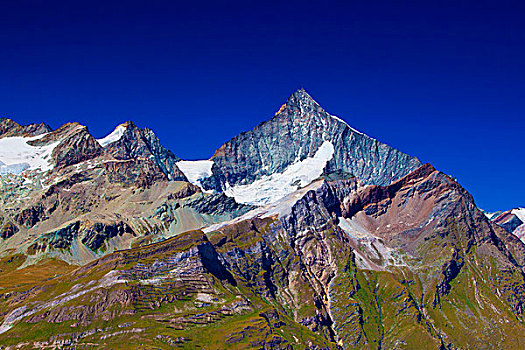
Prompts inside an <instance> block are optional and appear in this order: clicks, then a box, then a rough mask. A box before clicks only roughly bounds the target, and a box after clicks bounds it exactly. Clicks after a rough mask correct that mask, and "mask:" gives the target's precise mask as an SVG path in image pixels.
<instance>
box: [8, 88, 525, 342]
mask: <svg viewBox="0 0 525 350" xmlns="http://www.w3.org/2000/svg"><path fill="white" fill-rule="evenodd" d="M0 179H1V186H0V201H1V202H0V203H1V206H0V277H1V278H0V349H33V348H49V349H62V348H64V349H66V348H67V349H88V348H94V349H171V348H183V349H248V348H256V349H312V350H314V349H354V348H363V349H485V348H487V349H493V348H498V349H519V348H524V347H525V323H524V315H523V312H524V306H525V274H524V272H525V270H524V267H525V244H524V242H523V241H525V209H523V208H515V209H511V210H508V211H504V212H498V213H486V212H484V211H483V210H481V209H480V208H478V207H477V206H476V204H475V202H474V199H473V197H472V195H471V194H469V193H468V192H467V191H466V190H465V189H464V188H463V187H462V186H461V185H460V184H459V183H458V182H457V181H456V180H455V179H453V178H452V177H450V176H448V175H446V174H444V173H442V172H440V171H438V170H436V169H435V168H434V167H433V166H432V165H430V164H423V163H421V162H420V161H419V160H418V159H417V158H416V157H414V156H410V155H408V154H405V153H403V152H401V151H399V150H397V149H395V148H393V147H391V146H388V145H386V144H384V143H381V142H380V141H378V140H376V139H374V138H371V137H369V136H367V135H365V134H363V133H361V132H359V131H357V130H355V129H353V128H352V127H351V126H349V125H348V124H347V123H346V122H345V121H343V120H342V119H340V118H338V117H336V116H333V115H331V114H329V113H328V112H326V111H325V110H324V109H323V108H322V107H321V106H320V105H319V104H318V103H317V102H316V101H314V100H313V99H312V97H311V96H309V95H308V93H307V92H306V91H305V90H303V89H300V90H298V91H296V92H295V93H293V94H292V95H291V96H290V97H289V98H288V100H287V101H286V103H284V104H283V105H282V106H281V108H280V109H278V112H277V113H276V114H275V115H274V116H273V117H271V118H270V119H269V120H267V121H265V122H263V123H261V124H259V125H257V126H255V127H254V128H253V129H252V130H250V131H247V132H243V133H241V134H239V135H238V136H236V137H234V138H232V139H231V140H229V141H227V142H226V143H224V144H223V145H222V146H221V147H220V148H219V149H217V150H216V151H215V153H214V154H213V156H212V157H211V158H210V159H207V160H197V161H190V160H181V159H180V158H179V157H177V156H176V155H175V154H174V153H172V152H171V151H170V150H168V149H166V148H165V147H164V146H163V145H162V144H161V141H160V140H159V139H158V138H157V136H156V135H155V134H154V132H153V131H152V130H150V129H147V128H144V129H142V128H140V127H138V126H136V125H135V124H134V123H133V122H131V121H129V122H126V123H124V124H121V125H119V126H117V127H116V128H115V129H114V131H113V132H112V133H110V134H109V135H108V136H106V137H104V138H102V139H96V138H94V137H93V136H92V135H91V134H90V133H89V130H88V128H87V127H86V126H83V125H81V124H79V123H67V124H65V125H63V126H61V127H60V128H58V129H56V130H52V128H51V127H49V126H48V125H46V124H45V123H41V124H30V125H19V124H18V123H16V122H15V121H13V120H11V119H6V118H4V119H1V120H0Z"/></svg>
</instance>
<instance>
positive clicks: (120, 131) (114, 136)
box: [97, 124, 126, 147]
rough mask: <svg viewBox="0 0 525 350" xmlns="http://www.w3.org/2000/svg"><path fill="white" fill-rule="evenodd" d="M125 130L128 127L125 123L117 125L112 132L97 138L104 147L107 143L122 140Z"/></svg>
mask: <svg viewBox="0 0 525 350" xmlns="http://www.w3.org/2000/svg"><path fill="white" fill-rule="evenodd" d="M125 131H126V127H125V126H124V125H122V124H121V125H117V127H116V128H115V130H113V131H112V132H111V134H109V135H108V136H106V137H103V138H101V139H97V141H98V143H99V144H100V145H101V146H102V147H106V146H107V145H109V144H112V143H113V142H117V141H118V140H120V139H121V137H122V135H124V132H125Z"/></svg>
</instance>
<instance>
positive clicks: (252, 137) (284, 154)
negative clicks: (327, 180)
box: [206, 89, 421, 190]
mask: <svg viewBox="0 0 525 350" xmlns="http://www.w3.org/2000/svg"><path fill="white" fill-rule="evenodd" d="M325 141H328V142H330V143H331V144H332V146H333V149H334V154H333V157H332V158H331V159H330V160H329V162H328V164H327V170H328V171H335V170H342V171H345V172H348V173H351V174H353V175H355V176H357V177H358V178H360V179H361V180H362V181H363V182H364V183H366V184H377V185H385V184H389V183H391V182H393V181H395V180H397V179H399V178H401V177H402V176H404V175H406V174H408V173H409V172H411V171H412V170H414V169H416V168H417V167H419V166H420V165H421V163H420V162H419V160H418V159H417V158H415V157H411V156H409V155H407V154H404V153H402V152H400V151H398V150H396V149H394V148H392V147H390V146H388V145H385V144H383V143H381V142H379V141H377V140H375V139H373V138H371V137H369V136H367V135H364V134H362V133H360V132H358V131H356V130H354V129H352V128H351V127H350V126H348V125H347V124H346V123H345V122H344V121H342V120H341V119H339V118H337V117H334V116H332V115H330V114H328V113H327V112H326V111H325V110H324V109H323V108H321V106H319V104H318V103H317V102H315V101H314V100H313V99H312V98H311V97H310V96H309V95H308V93H306V91H304V90H302V89H301V90H298V91H297V92H295V93H294V94H292V95H291V96H290V98H289V99H288V101H287V102H286V103H285V104H284V105H283V106H282V107H281V109H280V110H279V111H278V112H277V114H276V115H275V116H274V117H273V118H272V119H270V120H269V121H266V122H263V123H261V124H260V125H258V126H256V127H255V128H254V129H253V130H251V131H248V132H244V133H241V134H240V135H238V136H236V137H234V138H233V139H232V140H230V141H228V142H227V143H225V144H224V145H223V146H221V147H220V148H219V149H218V150H217V151H216V152H215V154H214V155H213V157H212V158H211V160H213V162H214V165H213V168H212V169H213V173H214V178H212V179H208V180H207V181H206V184H207V186H209V187H214V188H216V189H222V190H224V189H225V188H226V183H228V184H229V185H232V186H233V185H245V184H250V183H252V182H253V181H255V180H256V179H259V178H261V177H263V176H268V175H272V174H275V173H281V172H283V171H284V170H285V169H286V168H287V167H288V166H290V165H291V164H293V163H295V162H297V161H301V160H304V159H306V158H311V157H313V156H314V154H315V153H316V151H317V150H318V149H319V148H320V147H321V145H322V144H323V142H325Z"/></svg>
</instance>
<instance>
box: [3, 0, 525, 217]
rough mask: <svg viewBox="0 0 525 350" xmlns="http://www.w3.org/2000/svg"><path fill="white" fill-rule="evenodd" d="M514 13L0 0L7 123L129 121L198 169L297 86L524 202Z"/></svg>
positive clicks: (462, 175) (518, 29)
mask: <svg viewBox="0 0 525 350" xmlns="http://www.w3.org/2000/svg"><path fill="white" fill-rule="evenodd" d="M522 3H523V2H522V1H514V2H507V1H439V2H438V1H418V2H403V1H399V2H398V1H395V2H394V1H346V2H330V1H318V2H317V4H311V3H309V2H307V1H264V2H259V4H258V5H257V4H256V3H255V2H252V1H243V2H228V1H221V2H218V1H217V2H209V3H208V2H202V1H197V2H195V1H191V2H190V1H185V2H181V1H165V2H164V1H140V2H139V1H110V0H107V1H63V2H61V1H52V0H48V1H25V0H16V1H2V2H1V4H0V45H1V46H0V115H2V116H8V117H11V118H13V119H15V120H16V121H18V122H20V123H29V122H40V121H44V122H46V123H48V124H50V125H51V126H52V127H53V128H56V127H58V126H60V125H61V124H63V123H65V122H68V121H80V122H81V123H83V124H85V125H88V126H89V128H90V130H91V132H92V134H93V135H94V136H96V137H101V136H103V135H105V134H107V133H109V132H110V131H111V130H112V129H113V127H114V126H115V125H117V124H119V123H121V122H124V121H126V120H133V121H135V122H136V123H137V124H138V125H139V126H142V127H145V126H147V127H149V128H151V129H153V130H154V131H155V132H156V133H157V135H158V136H159V137H160V139H161V141H162V142H163V144H165V145H166V146H167V147H168V148H170V149H171V150H172V151H173V152H174V153H175V154H177V155H178V156H179V157H181V158H184V159H199V158H208V157H209V156H211V155H212V154H213V152H214V150H215V149H216V148H217V147H219V146H220V145H221V144H222V143H223V142H225V141H227V140H228V139H229V138H231V137H232V136H234V135H236V134H238V133H239V132H241V131H245V130H248V129H251V128H252V127H253V126H255V125H256V124H258V123H260V122H261V121H263V120H266V119H268V118H270V117H271V116H272V115H273V114H274V112H275V111H277V109H278V108H279V106H280V105H281V104H282V103H283V102H284V101H285V100H286V98H287V97H288V95H290V94H291V93H292V92H293V91H294V90H296V89H297V88H299V87H304V88H305V89H306V90H307V91H308V92H309V93H310V94H311V95H312V96H313V97H314V98H315V99H316V100H317V101H318V102H319V103H320V104H321V105H322V106H323V107H324V108H325V109H326V110H327V111H328V112H330V113H332V114H335V115H337V116H340V117H341V118H343V119H344V120H346V121H347V122H348V123H349V124H350V125H352V126H353V127H355V128H356V129H358V130H361V131H363V132H365V133H367V134H369V135H370V136H373V137H375V138H377V139H379V140H381V141H383V142H386V143H388V144H390V145H391V146H394V147H396V148H398V149H400V150H402V151H404V152H407V153H409V154H411V155H415V156H417V157H419V158H420V159H421V160H422V161H424V162H430V163H432V164H433V165H434V166H435V167H436V168H438V169H439V170H442V171H444V172H445V173H447V174H450V175H452V176H454V177H456V178H458V180H459V181H460V183H461V184H462V185H463V186H464V187H466V188H467V189H468V190H469V191H470V192H471V193H472V194H473V195H474V198H475V200H476V202H477V204H478V205H479V206H480V207H482V208H486V209H488V210H496V209H508V208H511V207H515V206H525V186H524V181H523V180H524V176H523V174H524V170H525V165H524V163H525V162H524V161H523V158H524V136H525V121H524V112H525V78H524V77H525V63H524V62H525V25H524V22H525V21H524V18H525V8H524V5H522Z"/></svg>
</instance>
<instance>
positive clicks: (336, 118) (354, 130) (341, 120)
mask: <svg viewBox="0 0 525 350" xmlns="http://www.w3.org/2000/svg"><path fill="white" fill-rule="evenodd" d="M329 115H330V117H332V118H334V119H335V120H337V121H339V122H341V123H343V124H345V125H346V126H348V127H349V128H350V130H352V131H353V132H355V133H357V134H359V135H363V136H366V137H368V138H370V139H372V140H376V139H375V138H373V137H370V136H368V135H367V134H365V133H363V132H361V131H359V130H357V129H354V128H352V127H351V126H350V125H348V123H347V122H345V121H344V120H343V119H341V118H339V117H336V116H335V115H331V114H329ZM376 141H377V140H376Z"/></svg>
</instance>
